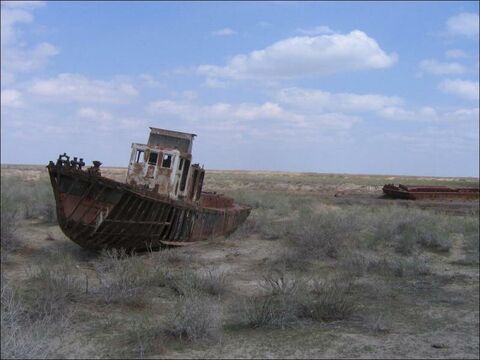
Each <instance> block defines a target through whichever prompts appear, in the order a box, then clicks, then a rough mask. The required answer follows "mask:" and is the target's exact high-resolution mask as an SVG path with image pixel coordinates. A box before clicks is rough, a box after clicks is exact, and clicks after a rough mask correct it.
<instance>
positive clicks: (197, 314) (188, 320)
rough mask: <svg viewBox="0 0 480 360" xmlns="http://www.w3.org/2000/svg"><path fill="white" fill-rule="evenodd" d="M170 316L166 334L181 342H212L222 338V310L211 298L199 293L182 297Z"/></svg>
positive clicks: (166, 325)
mask: <svg viewBox="0 0 480 360" xmlns="http://www.w3.org/2000/svg"><path fill="white" fill-rule="evenodd" d="M173 308H174V311H173V312H171V313H170V314H169V315H168V318H167V321H166V324H165V332H166V333H167V334H168V335H170V336H172V337H174V338H176V339H180V340H187V341H191V342H198V341H202V340H204V341H208V342H210V341H212V342H216V341H218V340H219V339H220V338H221V335H222V330H221V310H220V307H219V305H218V304H217V303H216V302H215V301H213V300H212V299H211V298H207V297H205V296H202V295H200V294H198V293H189V294H187V295H182V296H180V297H179V298H178V299H177V301H176V302H175V304H174V305H173Z"/></svg>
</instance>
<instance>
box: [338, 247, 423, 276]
mask: <svg viewBox="0 0 480 360" xmlns="http://www.w3.org/2000/svg"><path fill="white" fill-rule="evenodd" d="M340 267H341V268H342V270H343V271H344V272H345V273H346V274H348V275H349V276H356V277H361V276H364V275H366V274H377V275H380V276H385V277H392V276H393V277H404V276H414V277H415V276H424V275H428V274H430V266H429V264H428V261H427V258H426V257H424V256H412V257H408V258H399V257H396V256H390V257H385V256H384V257H381V258H378V257H376V256H373V255H372V256H365V255H363V254H362V253H360V252H350V253H347V254H345V255H344V257H343V258H342V259H341V260H340Z"/></svg>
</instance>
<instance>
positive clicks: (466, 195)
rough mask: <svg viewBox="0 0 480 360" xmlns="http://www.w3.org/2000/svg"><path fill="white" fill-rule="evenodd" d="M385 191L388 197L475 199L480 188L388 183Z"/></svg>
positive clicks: (384, 188)
mask: <svg viewBox="0 0 480 360" xmlns="http://www.w3.org/2000/svg"><path fill="white" fill-rule="evenodd" d="M383 192H384V193H385V195H387V196H388V197H392V198H398V199H409V200H423V199H464V200H475V199H478V198H479V188H472V187H466V188H452V187H448V186H420V185H402V184H399V185H398V186H396V185H394V184H386V185H385V186H384V187H383Z"/></svg>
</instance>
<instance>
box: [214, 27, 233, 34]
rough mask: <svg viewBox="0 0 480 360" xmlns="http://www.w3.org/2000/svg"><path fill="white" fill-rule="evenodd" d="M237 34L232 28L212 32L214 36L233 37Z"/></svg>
mask: <svg viewBox="0 0 480 360" xmlns="http://www.w3.org/2000/svg"><path fill="white" fill-rule="evenodd" d="M236 33H237V32H236V31H235V30H232V29H230V28H223V29H220V30H215V31H212V35H214V36H231V35H235V34H236Z"/></svg>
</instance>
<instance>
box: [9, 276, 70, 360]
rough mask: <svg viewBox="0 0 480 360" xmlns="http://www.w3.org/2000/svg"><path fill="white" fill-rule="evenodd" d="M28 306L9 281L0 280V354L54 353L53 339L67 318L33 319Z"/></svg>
mask: <svg viewBox="0 0 480 360" xmlns="http://www.w3.org/2000/svg"><path fill="white" fill-rule="evenodd" d="M29 315H30V314H29V312H28V306H26V305H25V304H24V303H23V302H22V297H21V296H20V291H19V289H18V287H17V286H15V285H14V284H13V283H12V281H9V280H7V279H5V278H4V277H3V276H2V283H1V334H2V336H1V358H2V359H40V358H47V357H54V356H55V355H56V352H57V350H58V342H55V341H53V339H54V338H55V337H58V336H59V335H60V334H61V332H62V331H63V330H64V329H65V328H66V326H67V324H68V323H67V322H66V321H58V320H53V319H52V318H50V317H43V318H39V319H32V318H31V317H30V316H29Z"/></svg>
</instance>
